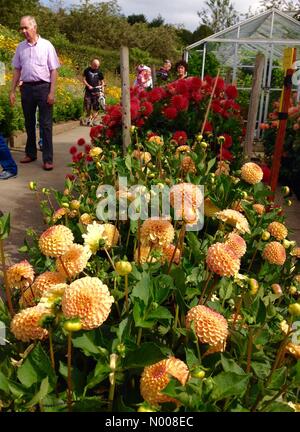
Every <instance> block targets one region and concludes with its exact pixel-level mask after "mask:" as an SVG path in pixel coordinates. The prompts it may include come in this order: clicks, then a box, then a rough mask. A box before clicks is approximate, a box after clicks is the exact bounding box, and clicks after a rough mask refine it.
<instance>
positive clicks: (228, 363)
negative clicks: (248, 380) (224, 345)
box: [221, 354, 245, 375]
mask: <svg viewBox="0 0 300 432" xmlns="http://www.w3.org/2000/svg"><path fill="white" fill-rule="evenodd" d="M221 363H222V366H223V369H224V371H225V372H234V373H236V374H238V375H245V372H244V370H243V369H242V368H241V367H240V366H239V365H238V364H237V363H236V362H235V361H234V360H233V359H232V358H230V356H229V354H221Z"/></svg>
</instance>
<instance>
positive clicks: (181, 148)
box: [175, 145, 191, 159]
mask: <svg viewBox="0 0 300 432" xmlns="http://www.w3.org/2000/svg"><path fill="white" fill-rule="evenodd" d="M190 151H191V148H190V146H188V145H181V146H179V147H177V148H176V152H175V157H176V159H178V158H179V155H180V153H189V152H190Z"/></svg>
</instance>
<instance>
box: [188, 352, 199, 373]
mask: <svg viewBox="0 0 300 432" xmlns="http://www.w3.org/2000/svg"><path fill="white" fill-rule="evenodd" d="M185 356H186V364H187V365H188V367H189V369H193V368H194V367H195V366H198V365H199V360H198V357H197V356H196V355H195V353H194V351H193V350H192V349H190V348H186V349H185Z"/></svg>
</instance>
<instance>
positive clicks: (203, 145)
mask: <svg viewBox="0 0 300 432" xmlns="http://www.w3.org/2000/svg"><path fill="white" fill-rule="evenodd" d="M200 147H201V148H202V149H203V150H206V149H207V147H208V144H207V142H205V141H202V142H201V144H200Z"/></svg>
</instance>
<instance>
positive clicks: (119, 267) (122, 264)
mask: <svg viewBox="0 0 300 432" xmlns="http://www.w3.org/2000/svg"><path fill="white" fill-rule="evenodd" d="M115 268H116V272H117V273H118V274H119V275H120V276H126V275H128V274H129V273H131V272H132V265H131V264H130V262H128V261H119V262H117V263H116V264H115Z"/></svg>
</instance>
